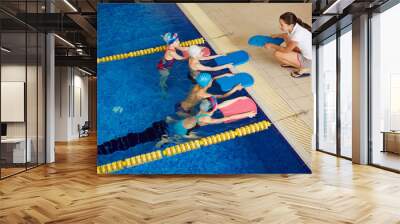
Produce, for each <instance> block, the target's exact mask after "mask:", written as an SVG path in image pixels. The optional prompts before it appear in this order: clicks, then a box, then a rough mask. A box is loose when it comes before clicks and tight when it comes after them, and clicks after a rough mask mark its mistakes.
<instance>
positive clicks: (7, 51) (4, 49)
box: [1, 47, 11, 53]
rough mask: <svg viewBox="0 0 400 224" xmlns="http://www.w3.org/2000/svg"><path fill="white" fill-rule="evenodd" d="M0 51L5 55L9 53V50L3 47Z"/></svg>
mask: <svg viewBox="0 0 400 224" xmlns="http://www.w3.org/2000/svg"><path fill="white" fill-rule="evenodd" d="M1 50H2V51H4V52H6V53H10V52H11V50H9V49H7V48H5V47H1Z"/></svg>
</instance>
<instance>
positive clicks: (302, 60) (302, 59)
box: [297, 53, 311, 68]
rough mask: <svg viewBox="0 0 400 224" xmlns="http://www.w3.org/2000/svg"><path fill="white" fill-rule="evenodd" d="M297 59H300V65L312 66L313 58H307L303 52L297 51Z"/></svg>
mask: <svg viewBox="0 0 400 224" xmlns="http://www.w3.org/2000/svg"><path fill="white" fill-rule="evenodd" d="M297 60H299V63H300V67H302V68H311V60H310V59H308V58H305V57H304V56H303V55H302V54H300V53H297Z"/></svg>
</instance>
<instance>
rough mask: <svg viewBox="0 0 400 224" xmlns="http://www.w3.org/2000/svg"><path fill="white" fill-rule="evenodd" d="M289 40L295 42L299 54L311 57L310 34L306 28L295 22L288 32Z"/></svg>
mask: <svg viewBox="0 0 400 224" xmlns="http://www.w3.org/2000/svg"><path fill="white" fill-rule="evenodd" d="M289 37H290V40H292V41H295V42H297V47H298V48H299V49H300V51H301V54H302V55H303V56H304V57H305V58H307V59H309V60H311V59H312V34H311V32H310V31H308V30H307V29H306V28H304V27H302V26H300V24H298V23H296V25H294V27H293V30H292V32H291V33H289Z"/></svg>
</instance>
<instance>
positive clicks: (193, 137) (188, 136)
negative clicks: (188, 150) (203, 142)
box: [183, 133, 199, 139]
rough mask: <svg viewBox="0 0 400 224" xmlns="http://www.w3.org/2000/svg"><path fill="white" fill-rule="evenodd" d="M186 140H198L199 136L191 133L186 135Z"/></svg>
mask: <svg viewBox="0 0 400 224" xmlns="http://www.w3.org/2000/svg"><path fill="white" fill-rule="evenodd" d="M183 137H184V138H188V139H196V138H199V136H198V135H196V134H195V133H189V134H188V135H184V136H183Z"/></svg>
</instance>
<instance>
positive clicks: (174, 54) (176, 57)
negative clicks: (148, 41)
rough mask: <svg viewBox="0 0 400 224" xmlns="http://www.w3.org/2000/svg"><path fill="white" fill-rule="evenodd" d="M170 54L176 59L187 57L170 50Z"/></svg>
mask: <svg viewBox="0 0 400 224" xmlns="http://www.w3.org/2000/svg"><path fill="white" fill-rule="evenodd" d="M170 54H171V56H172V57H173V58H175V59H176V60H185V59H187V58H186V57H183V56H180V55H179V54H177V53H176V52H171V53H170Z"/></svg>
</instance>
